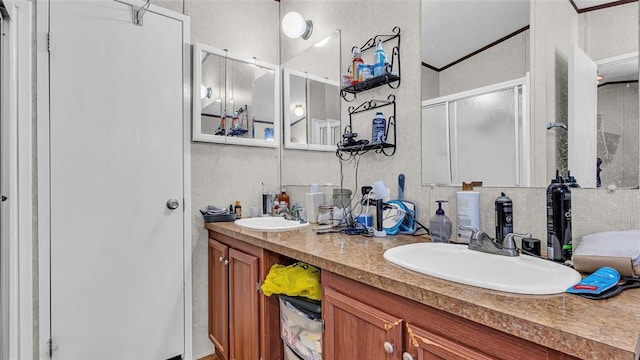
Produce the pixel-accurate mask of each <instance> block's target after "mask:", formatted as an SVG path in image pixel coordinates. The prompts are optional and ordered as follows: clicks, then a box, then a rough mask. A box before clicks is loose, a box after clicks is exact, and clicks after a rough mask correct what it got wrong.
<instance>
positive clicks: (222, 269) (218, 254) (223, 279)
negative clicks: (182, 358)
mask: <svg viewBox="0 0 640 360" xmlns="http://www.w3.org/2000/svg"><path fill="white" fill-rule="evenodd" d="M228 259H229V247H228V246H226V245H224V244H222V243H220V242H218V241H216V240H213V239H209V338H210V339H211V341H212V342H213V344H214V345H215V347H216V353H218V354H220V355H221V356H222V357H223V358H224V359H228V358H229V267H228V265H227V264H228V263H229V260H228Z"/></svg>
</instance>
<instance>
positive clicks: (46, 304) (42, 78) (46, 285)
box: [36, 0, 193, 360]
mask: <svg viewBox="0 0 640 360" xmlns="http://www.w3.org/2000/svg"><path fill="white" fill-rule="evenodd" d="M50 1H51V0H46V1H41V2H38V6H37V23H36V29H37V30H36V32H37V39H36V41H37V45H36V47H37V49H38V51H37V69H38V75H37V106H36V111H37V118H38V124H37V135H36V136H37V145H38V150H37V158H38V175H37V179H38V189H37V193H38V278H39V279H40V281H39V284H38V299H39V308H38V311H39V316H38V329H39V330H38V333H39V338H38V352H39V357H38V358H39V359H43V360H47V359H49V354H48V352H49V339H50V337H51V298H50V297H49V295H48V294H50V293H51V276H50V275H51V267H50V266H51V212H50V210H51V203H50V199H51V192H50V185H51V178H50V170H51V168H50V159H49V149H50V142H49V135H50V120H51V119H50V112H49V110H50V104H49V52H48V46H49V37H48V34H49V7H50ZM114 1H116V2H119V3H123V4H127V5H135V6H138V7H141V6H143V5H144V1H138V0H130V1H129V0H127V1H123V0H114ZM147 11H148V12H151V13H156V14H159V15H163V16H166V17H169V18H172V19H175V20H177V21H180V22H182V43H183V49H182V54H183V55H182V77H183V101H182V109H183V110H182V116H183V127H182V151H183V191H184V199H183V200H182V204H183V208H182V210H183V262H184V264H183V281H184V282H183V286H184V354H183V358H184V359H185V360H191V359H193V319H192V297H193V294H192V263H191V131H190V124H191V67H190V64H191V44H190V41H191V39H190V29H191V26H190V19H189V17H188V16H186V15H183V14H180V13H176V12H174V11H171V10H168V9H165V8H162V7H159V6H157V5H153V4H151V5H150V6H149V8H148V10H147ZM53 44H54V46H55V38H54V42H53ZM54 348H55V344H54Z"/></svg>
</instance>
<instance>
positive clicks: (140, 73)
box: [40, 0, 190, 360]
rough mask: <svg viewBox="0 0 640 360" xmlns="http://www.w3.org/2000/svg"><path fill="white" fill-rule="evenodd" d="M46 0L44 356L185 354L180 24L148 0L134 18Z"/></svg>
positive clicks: (120, 8) (158, 359)
mask: <svg viewBox="0 0 640 360" xmlns="http://www.w3.org/2000/svg"><path fill="white" fill-rule="evenodd" d="M136 4H137V5H141V4H142V3H141V2H136ZM49 6H50V18H49V19H50V20H49V21H50V50H49V64H50V73H49V82H50V113H49V114H50V119H49V121H50V129H49V139H50V140H49V141H50V144H49V149H50V159H49V161H50V175H49V176H50V232H51V233H50V292H51V293H50V311H51V314H50V315H51V320H50V321H51V323H50V336H51V342H52V346H51V349H52V358H53V359H136V360H142V359H149V360H152V359H153V360H163V359H169V358H174V357H179V356H182V354H184V353H185V321H186V320H185V315H184V314H185V311H184V309H185V282H184V281H185V277H184V276H185V275H184V271H185V270H184V269H185V267H186V266H185V264H184V241H189V239H185V238H184V234H185V233H184V227H185V226H189V224H185V220H184V214H185V213H184V211H185V210H184V206H185V204H184V199H185V191H184V189H185V183H184V177H183V176H184V173H185V170H184V167H185V164H184V157H183V156H184V151H185V149H184V148H183V146H184V145H183V144H184V140H185V135H184V134H185V131H188V129H186V128H185V122H184V119H185V114H184V103H185V100H184V99H185V98H184V89H185V87H184V81H185V80H184V78H183V76H184V68H183V66H184V64H185V63H188V61H185V60H186V59H185V58H184V54H185V52H184V49H185V46H187V45H186V44H185V37H184V32H185V31H188V29H189V24H188V22H186V23H185V17H182V16H181V15H176V17H174V16H173V15H172V16H171V17H169V16H168V15H166V14H168V13H169V12H167V11H161V12H159V10H158V11H155V10H154V7H153V6H152V7H151V8H150V9H149V10H148V11H147V12H146V13H145V14H144V16H143V18H142V19H143V23H142V26H138V25H135V24H133V23H132V7H131V6H130V5H127V4H124V3H121V2H117V1H104V0H92V1H66V0H59V1H51V2H50V3H49ZM186 42H187V43H188V38H187V39H186ZM187 146H188V143H187ZM172 199H175V201H174V200H172ZM176 206H177V208H176ZM40 221H46V220H45V219H41V220H40ZM41 281H45V279H42V278H41ZM46 297H47V294H42V293H41V294H40V299H41V301H47V300H48V299H46ZM48 330H49V329H44V328H41V329H40V331H41V332H46V331H48ZM189 346H190V345H189Z"/></svg>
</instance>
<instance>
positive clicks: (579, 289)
mask: <svg viewBox="0 0 640 360" xmlns="http://www.w3.org/2000/svg"><path fill="white" fill-rule="evenodd" d="M619 281H620V273H618V271H616V270H615V269H613V268H610V267H607V266H605V267H601V268H600V269H598V270H596V271H595V272H594V273H593V274H591V275H589V276H587V277H586V278H584V279H582V281H580V282H579V283H577V284H575V285H573V286H571V287H570V288H568V289H567V292H568V293H572V294H600V293H602V292H604V291H607V290H609V289H611V288H612V287H614V286H616V285H617V284H618V282H619Z"/></svg>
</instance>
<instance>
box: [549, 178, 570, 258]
mask: <svg viewBox="0 0 640 360" xmlns="http://www.w3.org/2000/svg"><path fill="white" fill-rule="evenodd" d="M567 189H568V188H567V187H566V185H565V184H564V180H563V179H562V176H560V171H559V170H556V177H555V179H551V184H549V186H548V187H547V258H548V259H549V260H556V261H562V241H563V238H564V237H565V234H566V225H565V226H563V221H562V219H563V218H564V211H563V210H564V204H563V202H562V199H563V198H564V195H565V194H566V193H567V191H566V190H567Z"/></svg>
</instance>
